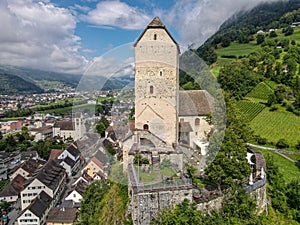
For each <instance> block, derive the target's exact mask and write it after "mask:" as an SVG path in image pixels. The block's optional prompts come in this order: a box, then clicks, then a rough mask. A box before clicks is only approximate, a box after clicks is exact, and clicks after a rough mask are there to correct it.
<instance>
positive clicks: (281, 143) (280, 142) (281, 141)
mask: <svg viewBox="0 0 300 225" xmlns="http://www.w3.org/2000/svg"><path fill="white" fill-rule="evenodd" d="M276 147H278V148H288V147H289V144H288V143H287V141H286V140H285V139H284V138H281V139H279V140H278V142H277V143H276Z"/></svg>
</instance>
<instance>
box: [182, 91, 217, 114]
mask: <svg viewBox="0 0 300 225" xmlns="http://www.w3.org/2000/svg"><path fill="white" fill-rule="evenodd" d="M212 106H213V97H212V96H211V95H210V94H209V93H208V92H207V91H205V90H192V91H179V116H204V115H207V114H208V113H210V112H212Z"/></svg>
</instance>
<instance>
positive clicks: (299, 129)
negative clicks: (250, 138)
mask: <svg viewBox="0 0 300 225" xmlns="http://www.w3.org/2000/svg"><path fill="white" fill-rule="evenodd" d="M250 127H251V128H252V129H253V131H254V133H255V134H257V135H260V136H261V137H263V138H266V139H267V140H268V141H271V142H274V143H276V142H277V141H278V140H279V139H281V138H284V139H286V140H287V141H288V143H289V144H290V145H293V146H295V145H296V144H297V141H298V140H300V117H299V116H296V115H294V114H293V113H290V112H284V111H274V112H271V111H269V108H265V109H264V110H263V111H262V112H261V113H259V114H258V115H257V116H256V117H255V118H254V119H253V120H252V121H251V122H250Z"/></svg>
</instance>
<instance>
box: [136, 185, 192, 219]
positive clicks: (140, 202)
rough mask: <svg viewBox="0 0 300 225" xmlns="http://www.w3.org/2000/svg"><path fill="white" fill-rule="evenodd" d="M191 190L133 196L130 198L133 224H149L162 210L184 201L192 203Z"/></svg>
mask: <svg viewBox="0 0 300 225" xmlns="http://www.w3.org/2000/svg"><path fill="white" fill-rule="evenodd" d="M192 192H193V190H192V189H189V190H169V191H159V192H152V193H151V192H146V193H138V194H134V195H133V197H132V219H133V223H134V224H139V225H140V224H143V225H144V224H150V222H151V219H153V218H155V217H157V215H158V213H159V212H160V211H161V210H162V209H166V208H167V209H171V207H172V206H175V205H177V204H179V203H181V202H182V201H183V200H184V199H188V200H189V201H192Z"/></svg>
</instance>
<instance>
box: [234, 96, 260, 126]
mask: <svg viewBox="0 0 300 225" xmlns="http://www.w3.org/2000/svg"><path fill="white" fill-rule="evenodd" d="M237 107H238V109H239V110H240V111H241V112H242V113H243V114H244V116H245V117H246V119H248V121H251V120H253V119H254V118H255V117H256V116H257V115H258V114H259V113H260V112H261V111H262V110H263V109H264V108H265V106H264V105H263V104H260V103H256V102H250V101H246V100H241V101H239V102H238V103H237Z"/></svg>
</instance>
